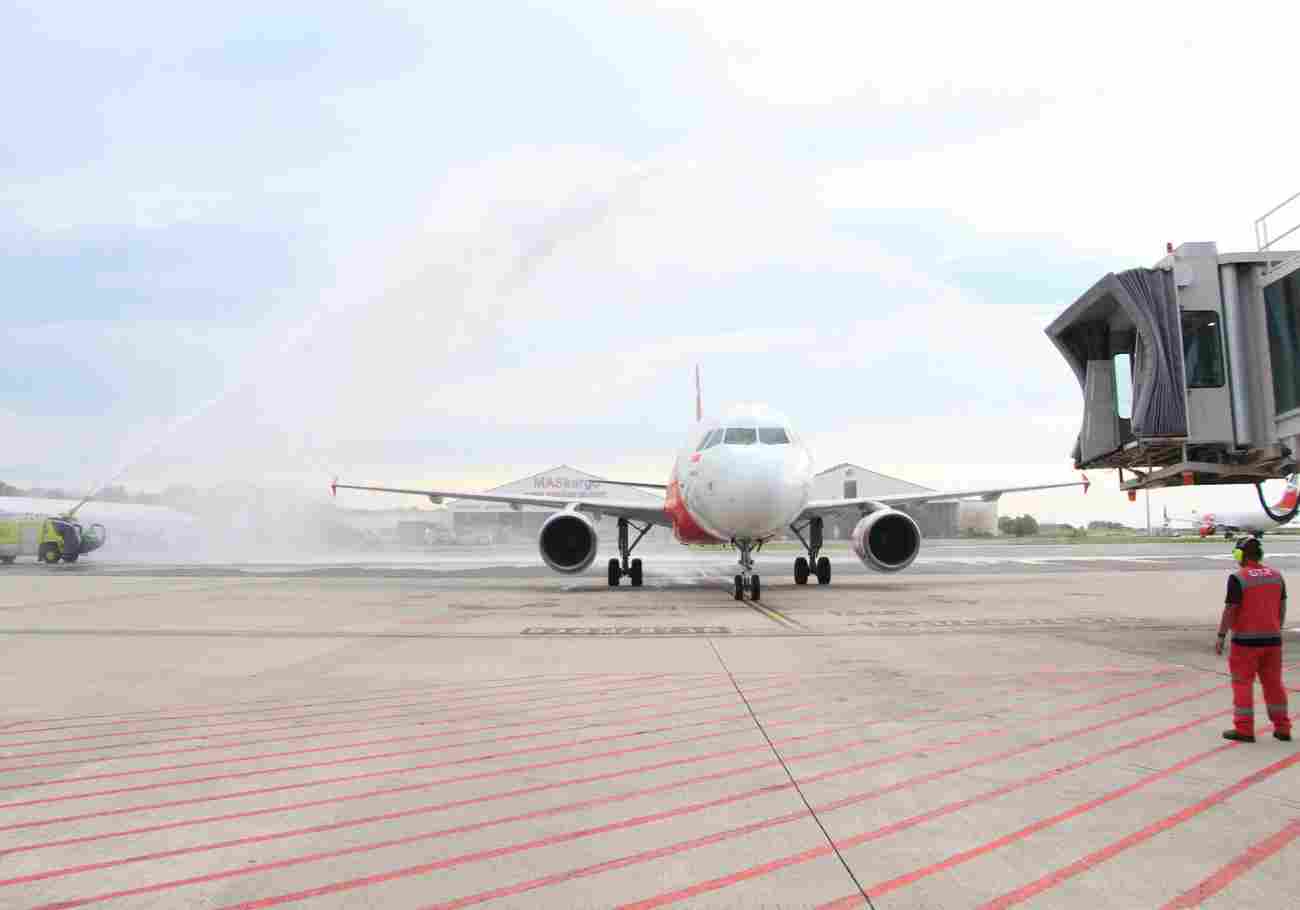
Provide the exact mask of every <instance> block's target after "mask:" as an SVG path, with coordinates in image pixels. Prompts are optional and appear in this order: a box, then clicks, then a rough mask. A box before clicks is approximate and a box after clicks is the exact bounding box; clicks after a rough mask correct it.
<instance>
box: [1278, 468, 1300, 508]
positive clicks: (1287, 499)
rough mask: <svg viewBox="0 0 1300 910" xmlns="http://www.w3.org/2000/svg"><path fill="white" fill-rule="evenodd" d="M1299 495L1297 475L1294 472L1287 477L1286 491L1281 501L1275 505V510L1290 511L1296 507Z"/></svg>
mask: <svg viewBox="0 0 1300 910" xmlns="http://www.w3.org/2000/svg"><path fill="white" fill-rule="evenodd" d="M1297 497H1300V491H1297V489H1296V475H1294V474H1292V475H1291V476H1290V477H1289V478H1287V482H1286V492H1285V493H1283V494H1282V499H1281V501H1280V502H1278V503H1277V504H1276V505H1274V506H1273V511H1275V512H1290V511H1291V510H1292V509H1294V508H1295V504H1296V499H1297Z"/></svg>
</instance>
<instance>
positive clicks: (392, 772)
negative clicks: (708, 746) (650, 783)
mask: <svg viewBox="0 0 1300 910" xmlns="http://www.w3.org/2000/svg"><path fill="white" fill-rule="evenodd" d="M746 720H750V717H749V714H748V713H745V714H736V715H732V716H731V717H728V718H719V719H717V720H714V721H711V723H721V722H724V721H735V722H741V721H746ZM752 729H753V728H752V725H751V726H748V727H745V726H742V727H739V728H737V729H735V730H723V731H716V732H713V733H705V734H703V735H700V736H693V737H686V738H684V739H670V740H664V741H662V742H658V743H649V744H647V745H643V746H633V747H628V748H624V749H614V750H610V751H607V752H593V753H591V754H589V755H580V756H576V757H566V758H562V759H554V760H551V761H546V762H537V763H533V764H529V765H516V766H512V767H509V768H498V769H496V770H492V771H479V772H475V773H473V774H462V775H460V776H458V777H451V778H444V779H443V780H441V781H439V782H438V784H439V785H440V786H444V785H447V784H454V783H462V782H464V781H470V780H484V779H486V778H491V777H499V776H502V775H507V774H520V773H523V772H525V771H533V770H538V769H541V768H555V767H560V766H562V765H571V764H578V763H580V762H588V761H596V760H598V759H602V758H618V757H621V756H623V755H629V754H632V753H635V752H646V751H649V750H652V749H663V748H667V747H668V746H673V745H682V744H685V743H691V742H699V741H700V740H705V739H712V738H715V737H718V736H727V735H732V734H735V733H747V732H751V731H752ZM440 764H441V763H439V762H431V763H428V764H419V765H409V766H406V767H401V768H387V769H384V770H381V771H366V772H361V773H357V774H346V775H340V776H338V777H327V778H320V779H317V780H310V781H299V782H295V783H291V784H277V785H274V786H270V787H257V788H253V789H250V790H236V791H232V792H229V793H219V794H215V795H211V796H195V797H189V798H187V799H176V800H168V801H166V802H159V803H152V804H147V805H141V806H126V807H122V808H117V809H101V810H98V811H95V812H83V813H80V814H78V815H65V816H60V817H58V818H47V819H36V820H32V821H24V822H16V823H11V824H7V825H0V831H15V830H20V829H26V828H40V827H45V826H48V825H53V824H63V823H66V822H80V821H85V820H87V819H91V818H109V817H113V816H118V815H127V814H133V813H136V812H150V811H153V810H155V809H169V808H174V807H176V806H191V805H196V804H199V803H208V802H218V801H224V800H228V799H239V798H242V797H245V796H261V795H264V794H268V793H284V792H287V791H291V790H302V789H306V788H309V787H321V786H326V785H329V784H338V783H350V782H352V781H357V780H369V779H372V778H376V777H393V776H398V775H403V774H411V773H413V772H416V771H424V770H428V769H429V768H431V767H435V766H438V765H440Z"/></svg>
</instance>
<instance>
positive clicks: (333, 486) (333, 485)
mask: <svg viewBox="0 0 1300 910" xmlns="http://www.w3.org/2000/svg"><path fill="white" fill-rule="evenodd" d="M338 492H339V479H338V478H337V477H335V478H334V479H333V480H332V481H330V496H337V495H338Z"/></svg>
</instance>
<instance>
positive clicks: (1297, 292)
mask: <svg viewBox="0 0 1300 910" xmlns="http://www.w3.org/2000/svg"><path fill="white" fill-rule="evenodd" d="M1264 308H1265V312H1266V313H1267V318H1268V354H1269V359H1270V364H1271V366H1272V373H1273V401H1274V409H1275V412H1276V413H1278V414H1284V413H1286V412H1287V411H1294V410H1295V409H1296V408H1300V272H1292V273H1291V274H1290V275H1287V276H1286V277H1285V278H1283V279H1281V280H1280V281H1276V282H1274V283H1273V284H1270V285H1269V286H1268V287H1266V288H1264Z"/></svg>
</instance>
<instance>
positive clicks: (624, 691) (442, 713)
mask: <svg viewBox="0 0 1300 910" xmlns="http://www.w3.org/2000/svg"><path fill="white" fill-rule="evenodd" d="M651 682H654V680H653V679H647V680H641V681H638V683H637V684H636V685H628V686H620V687H617V688H612V689H606V690H604V691H605V694H603V695H600V696H596V697H595V698H589V699H585V700H582V701H568V702H567V703H566V704H564V705H562V706H561V707H562V708H563V709H568V708H572V707H575V706H578V705H586V704H596V703H599V702H604V701H610V700H614V699H617V698H622V697H626V696H627V695H628V694H632V695H637V694H640V693H641V692H642V691H644V688H643V686H644V685H645V684H647V683H651ZM656 684H658V683H656ZM719 686H720V687H722V689H723V691H726V688H727V687H726V686H725V685H723V684H721V683H719ZM580 694H582V693H581V691H574V692H566V693H561V694H554V695H549V696H540V697H534V698H529V699H526V700H523V701H518V702H510V703H508V704H507V703H501V704H492V705H476V706H473V708H472V710H473V713H470V714H453V715H450V716H447V714H446V709H445V708H442V707H437V706H431V705H428V704H427V703H425V702H423V701H416V702H411V703H409V704H399V705H387V706H385V709H386V710H394V709H400V710H397V712H396V713H393V714H373V713H372V714H369V715H366V716H363V717H346V718H343V719H340V720H329V721H315V722H311V723H307V722H302V721H296V722H293V723H288V724H284V725H283V726H278V727H262V728H255V729H244V730H227V731H222V732H221V733H215V734H201V735H192V736H183V737H172V738H167V739H160V740H152V741H149V740H146V741H143V742H125V743H111V744H107V745H100V746H79V747H76V748H71V749H54V750H50V751H46V752H29V753H24V754H21V755H10V756H8V758H9V759H28V758H42V757H49V756H53V755H79V756H84V755H85V753H87V752H92V751H94V752H103V751H105V750H110V749H124V748H130V747H133V746H142V745H144V746H147V745H160V744H165V743H173V742H190V741H194V740H212V739H213V738H215V737H219V736H236V737H239V736H247V735H250V734H251V735H258V734H264V733H279V732H281V731H285V730H292V731H301V730H306V729H317V730H324V728H327V727H334V726H339V725H345V724H356V723H358V722H360V721H363V720H364V721H366V722H367V726H369V725H370V724H371V723H373V722H374V721H377V720H394V719H404V718H417V717H418V718H421V720H420V721H419V726H423V727H429V726H446V725H454V724H460V723H465V722H466V721H477V720H490V719H493V718H501V717H511V716H513V715H514V714H515V713H518V712H517V711H515V710H514V709H516V708H518V707H520V706H522V705H531V704H534V703H536V702H539V701H548V700H550V699H552V698H564V697H569V698H572V696H573V695H580ZM410 708H421V709H423V710H417V711H410V710H408V709H410ZM484 708H491V709H493V710H490V711H484V710H483V709H484ZM503 708H504V709H507V710H501V709H503ZM363 710H364V709H355V710H349V711H346V712H330V713H329V714H325V715H319V716H331V715H332V714H334V713H346V714H354V713H356V712H357V711H363ZM529 716H530V717H532V716H533V715H532V714H531V710H530V712H529ZM286 720H293V719H290V718H286ZM266 722H268V721H263V722H262V723H266ZM500 726H508V724H502V725H500ZM325 735H330V734H329V733H328V732H326V733H325ZM129 756H130V753H117V754H111V755H104V756H100V757H99V760H103V761H114V760H117V759H118V758H122V757H129ZM85 760H86V761H90V760H92V759H91V758H86V759H85Z"/></svg>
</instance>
